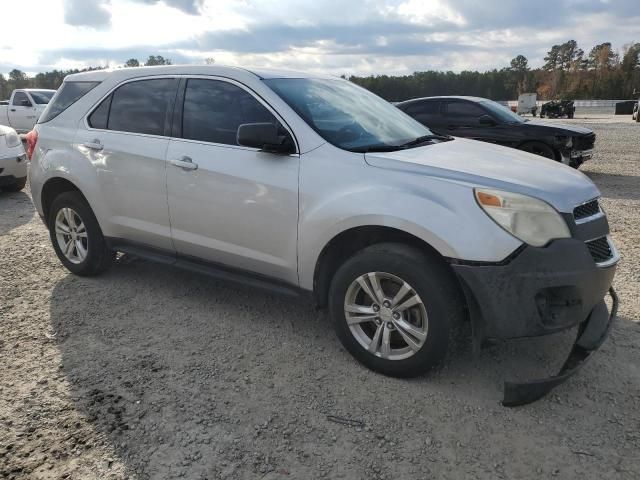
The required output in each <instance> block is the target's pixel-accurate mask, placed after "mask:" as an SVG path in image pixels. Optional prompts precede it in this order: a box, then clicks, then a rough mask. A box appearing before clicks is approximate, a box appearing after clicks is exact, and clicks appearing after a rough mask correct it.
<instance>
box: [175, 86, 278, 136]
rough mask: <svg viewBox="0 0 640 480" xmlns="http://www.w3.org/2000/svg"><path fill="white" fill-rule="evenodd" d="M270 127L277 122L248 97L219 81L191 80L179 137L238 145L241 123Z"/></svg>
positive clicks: (262, 106)
mask: <svg viewBox="0 0 640 480" xmlns="http://www.w3.org/2000/svg"><path fill="white" fill-rule="evenodd" d="M264 122H268V123H273V124H275V125H278V124H279V123H278V121H277V120H276V118H275V117H274V116H273V115H272V114H271V112H269V110H267V109H266V108H265V107H264V105H262V104H261V103H260V102H259V101H258V100H256V99H255V98H254V97H253V96H252V95H251V94H250V93H248V92H247V91H245V90H243V89H242V88H240V87H238V86H236V85H233V84H231V83H227V82H222V81H219V80H200V79H190V80H189V81H188V82H187V88H186V91H185V94H184V109H183V118H182V137H183V138H188V139H191V140H201V141H204V142H212V143H223V144H227V145H237V144H238V143H237V141H236V136H237V133H238V127H239V126H240V125H242V124H243V123H264Z"/></svg>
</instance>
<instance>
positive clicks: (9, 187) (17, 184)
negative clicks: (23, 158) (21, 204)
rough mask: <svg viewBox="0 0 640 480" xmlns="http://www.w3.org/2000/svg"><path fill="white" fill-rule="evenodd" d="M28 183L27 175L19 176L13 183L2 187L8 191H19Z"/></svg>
mask: <svg viewBox="0 0 640 480" xmlns="http://www.w3.org/2000/svg"><path fill="white" fill-rule="evenodd" d="M26 184H27V177H24V178H19V179H18V180H16V181H15V182H14V183H13V184H12V185H7V186H6V187H2V189H3V190H4V191H6V192H19V191H20V190H22V189H23V188H24V187H25V185H26Z"/></svg>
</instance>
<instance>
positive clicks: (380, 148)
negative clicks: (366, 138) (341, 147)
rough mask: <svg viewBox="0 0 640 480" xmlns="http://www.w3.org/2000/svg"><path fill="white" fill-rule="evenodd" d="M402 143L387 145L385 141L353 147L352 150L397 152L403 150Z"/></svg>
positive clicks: (361, 151) (360, 151)
mask: <svg viewBox="0 0 640 480" xmlns="http://www.w3.org/2000/svg"><path fill="white" fill-rule="evenodd" d="M403 149H404V147H403V146H401V145H387V144H384V143H381V144H378V145H366V146H364V147H356V148H352V149H351V151H352V152H358V153H369V152H395V151H397V150H403Z"/></svg>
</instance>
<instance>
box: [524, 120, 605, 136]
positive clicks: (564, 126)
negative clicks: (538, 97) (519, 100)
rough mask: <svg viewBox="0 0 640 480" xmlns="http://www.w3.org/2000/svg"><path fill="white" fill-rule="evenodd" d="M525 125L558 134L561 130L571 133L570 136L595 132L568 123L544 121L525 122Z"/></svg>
mask: <svg viewBox="0 0 640 480" xmlns="http://www.w3.org/2000/svg"><path fill="white" fill-rule="evenodd" d="M523 125H525V126H526V125H530V126H535V127H537V128H543V129H545V130H549V131H554V132H558V131H559V130H563V131H564V132H569V134H570V135H575V134H580V135H591V134H592V133H593V130H591V129H590V128H586V127H581V126H579V125H571V124H568V123H553V122H545V121H542V120H529V121H528V122H524V124H523Z"/></svg>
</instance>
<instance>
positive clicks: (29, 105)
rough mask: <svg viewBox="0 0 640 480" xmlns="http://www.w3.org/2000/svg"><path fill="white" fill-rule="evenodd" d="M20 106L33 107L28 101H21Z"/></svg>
mask: <svg viewBox="0 0 640 480" xmlns="http://www.w3.org/2000/svg"><path fill="white" fill-rule="evenodd" d="M20 105H21V106H23V107H33V105H31V102H30V101H29V100H22V101H21V102H20Z"/></svg>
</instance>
